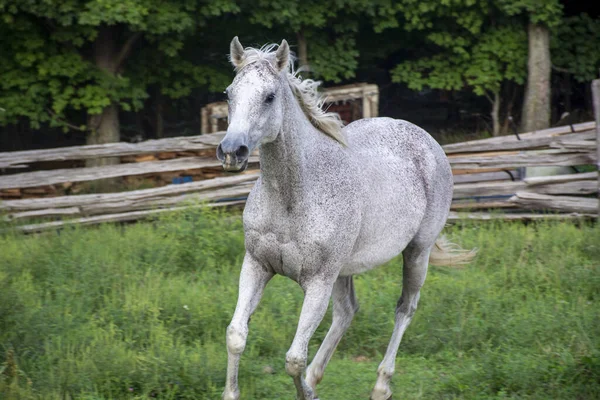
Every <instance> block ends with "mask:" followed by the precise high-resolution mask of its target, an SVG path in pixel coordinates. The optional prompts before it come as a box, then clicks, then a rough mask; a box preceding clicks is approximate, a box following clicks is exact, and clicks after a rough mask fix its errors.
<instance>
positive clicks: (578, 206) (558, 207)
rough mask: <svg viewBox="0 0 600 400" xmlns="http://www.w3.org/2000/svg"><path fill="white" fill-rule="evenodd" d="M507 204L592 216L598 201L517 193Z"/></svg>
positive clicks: (584, 198)
mask: <svg viewBox="0 0 600 400" xmlns="http://www.w3.org/2000/svg"><path fill="white" fill-rule="evenodd" d="M509 202H511V203H513V204H516V205H518V206H519V207H522V208H529V209H534V210H555V211H560V212H576V213H584V214H586V213H587V214H594V213H596V212H597V211H598V199H594V198H586V197H575V196H550V195H546V194H538V193H532V192H517V193H516V194H515V195H514V196H513V197H511V198H510V200H509Z"/></svg>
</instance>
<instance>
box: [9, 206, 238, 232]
mask: <svg viewBox="0 0 600 400" xmlns="http://www.w3.org/2000/svg"><path fill="white" fill-rule="evenodd" d="M243 204H244V202H243V201H239V200H237V201H227V202H218V203H211V204H201V205H194V206H184V207H173V208H167V209H159V210H145V211H133V212H127V213H120V214H107V215H98V216H94V217H85V218H77V219H72V220H65V221H52V222H45V223H41V224H31V225H21V226H16V227H14V228H12V229H14V230H16V231H19V232H22V233H38V232H44V231H51V230H57V229H62V228H66V227H69V226H74V225H82V226H84V225H97V224H102V223H107V222H110V223H114V222H132V221H139V220H142V219H146V218H151V217H155V216H157V215H160V214H164V213H168V212H174V211H181V210H187V209H193V208H205V207H207V208H217V207H238V206H242V205H243ZM9 229H10V228H9Z"/></svg>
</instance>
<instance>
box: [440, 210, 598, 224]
mask: <svg viewBox="0 0 600 400" xmlns="http://www.w3.org/2000/svg"><path fill="white" fill-rule="evenodd" d="M594 216H595V215H594V214H587V213H586V214H579V213H569V214H556V213H553V214H547V213H544V214H542V213H539V214H533V213H510V214H508V213H487V212H474V213H465V212H455V211H450V214H449V215H448V221H449V222H457V221H462V220H467V219H468V220H475V221H492V220H503V221H535V220H551V219H552V220H564V219H582V218H586V219H587V218H593V217H594Z"/></svg>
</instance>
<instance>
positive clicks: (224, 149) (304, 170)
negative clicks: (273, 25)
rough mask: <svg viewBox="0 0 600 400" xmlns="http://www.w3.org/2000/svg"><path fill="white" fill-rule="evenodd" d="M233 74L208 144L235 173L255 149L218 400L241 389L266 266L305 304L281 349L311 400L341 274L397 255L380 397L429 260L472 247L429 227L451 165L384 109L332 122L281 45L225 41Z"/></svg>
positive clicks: (335, 335) (454, 256) (341, 304)
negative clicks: (256, 170) (221, 126)
mask: <svg viewBox="0 0 600 400" xmlns="http://www.w3.org/2000/svg"><path fill="white" fill-rule="evenodd" d="M230 59H231V63H232V64H233V66H234V67H235V71H236V76H235V78H234V80H233V83H232V84H231V85H230V86H229V87H228V88H227V89H226V91H225V93H226V94H227V97H228V102H229V127H228V128H227V134H226V135H225V137H224V138H223V140H222V141H221V143H220V144H219V146H218V148H217V158H218V159H219V160H220V161H221V163H222V165H223V168H224V169H225V170H226V171H243V170H244V169H245V168H246V167H247V165H248V156H249V155H250V153H251V152H252V151H253V150H254V149H256V148H259V149H260V168H261V176H260V178H259V179H258V180H257V182H256V184H255V186H254V188H253V189H252V191H251V193H250V195H249V196H248V201H247V203H246V207H245V210H244V217H243V219H244V233H245V243H246V253H245V257H244V261H243V264H242V269H241V273H240V281H239V296H238V301H237V306H236V308H235V313H234V315H233V319H232V321H231V324H230V325H229V326H228V328H227V335H226V339H227V352H228V362H227V378H226V384H225V391H224V393H223V399H225V400H237V399H239V398H240V392H239V389H238V366H239V362H240V356H241V354H242V352H243V351H244V347H245V345H246V338H247V336H248V321H249V319H250V316H251V315H252V313H253V312H254V310H255V309H256V307H257V305H258V303H259V301H260V298H261V296H262V293H263V290H264V288H265V286H266V284H267V283H268V282H269V280H270V279H271V278H272V277H273V276H274V275H275V274H281V275H285V276H287V277H288V278H291V279H293V280H294V281H296V282H297V283H298V284H299V285H300V287H301V288H302V290H303V291H304V303H303V305H302V311H301V314H300V319H299V322H298V328H297V331H296V335H295V337H294V340H293V342H292V345H291V347H290V348H289V351H288V352H287V354H286V360H285V370H286V372H287V373H288V374H289V375H290V376H291V377H292V378H293V380H294V384H295V386H296V390H297V399H300V400H313V399H315V398H316V390H315V387H316V385H317V384H318V383H319V381H321V379H322V377H323V372H324V370H325V367H326V366H327V363H328V362H329V360H330V359H331V356H332V354H333V352H334V350H335V348H336V346H337V344H338V343H339V341H340V339H341V337H342V335H343V334H344V332H345V331H346V330H347V329H348V327H349V325H350V322H351V321H352V318H353V316H354V314H355V313H356V312H357V311H358V302H357V300H356V295H355V293H354V284H353V281H352V279H353V278H352V277H353V275H355V274H360V273H362V272H365V271H368V270H370V269H373V268H375V267H377V266H379V265H381V264H384V263H386V262H387V261H389V260H391V259H392V258H394V257H395V256H397V255H398V254H400V253H402V255H403V260H404V264H403V265H404V266H403V279H402V294H401V296H400V299H399V300H398V304H397V307H396V314H395V326H394V330H393V332H392V337H391V340H390V343H389V345H388V348H387V351H386V353H385V357H384V358H383V361H382V362H381V364H380V365H379V368H378V370H377V381H376V383H375V387H374V389H373V391H372V393H371V399H372V400H383V399H389V398H390V397H391V395H392V392H391V390H390V378H391V377H392V374H393V372H394V364H395V358H396V352H397V351H398V346H399V345H400V340H401V339H402V335H403V333H404V331H405V330H406V327H407V326H408V324H409V323H410V321H411V319H412V317H413V314H414V312H415V310H416V308H417V303H418V301H419V291H420V289H421V286H422V285H423V282H424V281H425V275H426V273H427V266H428V263H431V264H434V265H435V264H457V263H464V262H467V261H468V260H469V259H470V258H472V256H473V252H467V251H465V250H461V249H459V248H457V247H456V246H455V245H452V244H451V243H449V242H448V241H446V240H445V239H444V237H439V235H440V232H441V230H442V228H443V227H444V224H445V223H446V219H447V217H448V213H449V209H450V202H451V200H452V189H453V180H452V171H451V170H450V164H449V163H448V160H447V158H446V156H445V154H444V151H443V150H442V148H441V147H440V145H439V144H438V143H437V142H436V141H435V140H434V139H433V138H432V137H431V136H430V135H429V134H428V133H427V132H425V131H424V130H423V129H421V128H419V127H417V126H415V125H413V124H411V123H409V122H406V121H402V120H395V119H391V118H372V119H362V120H359V121H356V122H353V123H351V124H349V125H347V126H346V127H344V126H343V124H342V121H341V120H340V118H339V116H338V115H337V114H334V113H329V112H326V111H324V110H323V109H322V104H323V98H322V97H321V96H320V94H319V92H318V91H317V88H318V85H319V82H315V81H313V80H310V79H304V80H303V79H302V78H301V77H300V76H299V75H298V74H297V73H295V72H294V69H293V57H292V56H291V55H290V49H289V46H288V43H287V42H286V41H285V40H283V41H282V42H281V44H280V45H279V46H277V45H268V46H264V47H262V48H261V49H256V48H245V49H244V48H243V47H242V45H241V44H240V42H239V40H238V38H237V37H235V38H234V39H233V40H232V42H231V45H230ZM330 298H333V322H332V325H331V328H330V330H329V332H328V333H327V336H326V337H325V340H324V341H323V343H322V344H321V347H320V348H319V350H318V352H317V354H316V355H315V357H314V359H313V360H312V362H311V364H310V365H308V368H307V358H308V342H309V340H310V338H311V336H312V335H313V333H314V332H315V330H316V328H317V327H318V325H319V323H320V322H321V320H322V318H323V316H324V315H325V312H326V310H327V306H328V304H329V299H330Z"/></svg>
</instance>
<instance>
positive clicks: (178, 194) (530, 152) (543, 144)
mask: <svg viewBox="0 0 600 400" xmlns="http://www.w3.org/2000/svg"><path fill="white" fill-rule="evenodd" d="M595 127H596V124H595V123H594V122H588V123H582V124H577V125H574V126H572V127H571V126H566V127H558V128H552V129H547V130H543V131H538V132H532V133H525V134H521V135H519V137H516V136H503V137H495V138H490V139H483V140H476V141H470V142H463V143H457V144H451V145H446V146H444V150H445V151H446V153H447V155H448V158H449V160H450V163H451V166H452V170H453V173H454V181H455V188H454V198H453V204H452V213H451V216H450V219H451V220H456V219H460V218H471V219H483V220H485V219H495V218H503V219H537V218H572V217H578V218H579V217H584V218H585V217H595V216H597V215H598V198H597V196H596V195H595V194H596V193H597V191H598V187H599V186H598V173H597V172H596V171H593V170H590V167H589V166H590V165H594V164H595V163H596V162H597V159H598V156H597V151H598V136H599V135H600V134H599V133H598V132H600V128H599V129H597V130H595ZM222 137H223V133H222V132H221V133H215V134H209V135H201V136H194V137H180V138H169V139H162V140H150V141H146V142H142V143H138V144H130V143H112V144H105V145H94V146H76V147H69V148H62V149H49V150H37V151H20V152H10V153H0V170H2V171H4V175H0V213H2V214H4V218H7V219H10V220H12V221H16V222H15V223H17V224H18V229H20V230H22V231H25V232H36V231H42V230H47V229H56V228H58V227H62V226H65V225H69V224H95V223H100V222H108V221H133V220H138V219H142V218H146V217H149V216H152V215H156V214H158V213H162V212H165V211H168V210H172V209H179V208H183V207H197V206H199V204H200V203H199V202H202V203H203V204H205V205H210V206H213V207H217V206H237V205H241V204H243V203H244V199H245V197H246V196H247V195H248V193H249V191H250V189H251V188H252V185H253V184H254V181H255V180H256V179H257V178H258V176H259V172H258V157H257V155H256V154H254V155H252V156H251V160H250V161H251V164H250V166H251V168H249V170H248V171H246V172H245V173H243V174H234V175H232V174H227V173H224V172H223V171H222V169H221V166H220V164H219V162H218V161H217V160H216V158H215V156H214V153H215V148H216V145H217V144H218V143H219V141H220V140H221V139H222ZM100 157H120V158H121V161H122V164H119V165H109V166H102V167H88V168H86V167H82V166H83V165H85V160H86V159H90V158H100ZM61 163H62V164H61ZM64 163H73V165H71V166H74V167H73V168H64ZM532 166H569V167H574V169H573V172H576V168H579V169H581V168H582V167H581V166H584V167H583V168H584V169H585V168H586V167H585V166H587V170H588V172H579V173H573V174H568V175H560V176H549V177H530V178H524V179H521V174H520V170H521V169H522V168H523V167H532ZM41 167H43V168H52V169H46V170H38V169H39V168H41ZM23 170H26V171H27V172H21V171H23ZM132 177H137V178H140V177H146V178H148V177H152V178H153V179H155V180H154V184H155V185H157V186H159V187H154V188H151V189H142V190H133V191H126V192H120V193H103V194H102V193H96V194H71V195H64V194H65V193H74V192H73V191H69V190H70V189H73V188H74V187H75V186H76V185H77V184H80V183H85V182H93V181H95V180H98V179H105V178H113V179H131V178H132ZM182 177H188V178H190V179H191V180H193V182H189V183H184V184H167V183H170V182H172V181H173V180H174V179H175V180H176V179H177V178H182ZM32 218H33V219H38V220H39V219H42V220H46V219H51V221H49V222H42V223H39V222H38V223H35V224H28V225H27V224H25V221H27V220H28V219H32Z"/></svg>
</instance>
